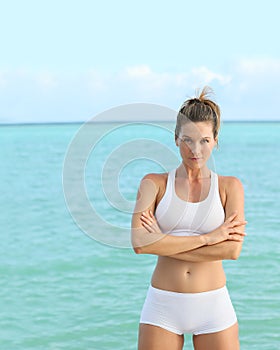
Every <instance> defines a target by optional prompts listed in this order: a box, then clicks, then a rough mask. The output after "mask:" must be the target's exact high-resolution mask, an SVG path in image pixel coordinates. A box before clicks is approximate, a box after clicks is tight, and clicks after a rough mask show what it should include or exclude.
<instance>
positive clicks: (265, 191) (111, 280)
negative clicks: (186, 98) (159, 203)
mask: <svg viewBox="0 0 280 350" xmlns="http://www.w3.org/2000/svg"><path fill="white" fill-rule="evenodd" d="M80 126H81V125H79V124H65V125H63V124H62V125H14V126H1V127H0V145H1V148H0V154H1V173H0V176H1V189H2V191H1V197H0V210H1V215H0V227H1V228H2V234H1V237H2V241H1V248H0V262H1V264H0V270H1V282H0V283H1V288H0V334H1V335H0V341H1V349H5V350H17V349H24V350H25V349H26V350H27V349H36V350H40V349H44V350H45V349H54V350H58V349H68V350H71V349H73V350H74V349H77V350H79V349H95V350H103V349H104V350H105V349H116V350H129V349H136V343H137V329H138V319H139V315H140V311H141V308H142V304H143V301H144V298H145V294H146V290H147V288H148V285H149V280H150V275H151V273H152V270H153V267H154V264H155V259H156V258H155V257H153V256H145V255H143V256H139V255H135V254H134V253H133V252H132V250H131V249H129V248H120V247H119V248H117V247H116V246H123V247H125V246H126V244H127V241H126V238H127V237H126V236H127V232H128V228H129V223H130V210H131V207H132V203H133V201H134V198H135V195H136V190H137V185H138V183H139V180H140V178H141V177H142V176H143V175H144V174H145V173H147V172H155V171H161V170H162V169H164V168H168V167H169V166H170V167H171V165H172V164H173V162H176V160H177V159H178V158H176V156H175V155H173V153H172V152H175V153H174V154H176V152H177V150H176V148H175V147H174V146H173V136H172V134H171V133H170V132H169V131H168V129H171V130H172V128H173V125H172V123H165V124H157V125H156V126H155V125H150V127H149V126H147V125H141V124H139V125H136V124H135V125H132V126H122V127H121V128H118V129H116V127H117V126H118V125H117V124H106V125H103V124H96V125H94V127H92V128H91V129H90V135H91V137H92V139H91V142H92V144H94V145H95V147H94V148H93V150H92V152H91V154H90V156H89V158H88V159H87V167H86V169H85V181H84V183H85V184H86V186H87V194H88V198H89V201H90V202H92V203H93V206H94V207H95V210H96V213H97V214H96V213H95V214H94V215H93V216H92V217H91V218H89V217H85V218H84V219H85V220H88V223H87V225H88V226H87V227H88V228H89V231H88V232H87V233H84V232H83V231H82V230H81V229H80V228H79V227H78V226H77V225H76V223H75V220H77V217H78V220H79V219H80V218H81V210H80V211H79V208H78V209H77V208H76V209H74V211H73V212H71V213H70V212H69V211H68V209H67V205H66V202H65V196H64V194H65V193H64V190H63V186H62V175H63V169H64V167H63V164H64V159H65V155H66V151H67V149H68V146H69V144H70V142H71V141H73V137H74V136H75V135H76V133H77V131H78V130H79V128H80ZM108 130H109V131H110V132H109V133H108ZM105 132H107V134H106V135H107V136H106V137H105V136H104V135H105ZM279 134H280V123H249V122H248V123H224V125H223V126H222V132H221V135H220V149H219V150H218V151H215V152H214V157H213V159H212V160H211V164H209V166H211V167H213V168H214V170H215V171H216V172H218V173H219V174H223V175H234V176H237V177H239V178H240V179H241V180H242V182H243V184H244V188H245V194H246V219H247V220H248V222H249V224H248V225H247V229H246V231H247V233H248V236H247V237H246V241H245V243H244V248H243V251H242V254H241V257H240V258H239V260H237V261H225V262H224V267H225V270H226V272H227V277H228V288H229V290H230V294H231V297H232V301H233V303H234V305H235V308H236V312H237V315H238V318H239V324H240V340H241V349H243V350H249V349H250V350H251V349H257V350H259V349H260V350H264V349H269V350H276V349H279V347H280V336H279V325H280V317H279V290H280V279H279V271H280V269H279V263H280V261H279V260H280V259H279V243H280V238H279V188H280V181H279V174H280V165H279V155H280V154H279V147H278V140H279ZM100 135H103V137H102V138H101V140H100V141H99V142H98V145H97V144H96V140H97V139H99V137H100ZM107 137H108V139H107ZM143 138H146V141H145V142H144V143H143V142H142V141H140V139H143ZM131 140H134V141H135V143H134V144H131V143H130V142H131ZM147 140H148V141H147ZM154 142H156V143H157V145H159V148H158V150H157V151H156V152H153V150H155V148H153V146H155V144H154ZM120 146H124V148H119V150H120V152H119V151H116V150H117V149H118V147H120ZM124 150H125V151H124ZM127 150H130V151H133V152H132V153H126V152H127ZM168 152H169V153H168ZM141 154H144V155H145V157H144V158H141ZM108 155H110V157H109V156H108ZM111 156H112V157H111ZM122 161H123V163H124V165H123V163H122ZM119 164H121V166H123V167H122V168H120V169H119V171H118V172H116V169H118V165H119ZM75 169H76V168H75V167H73V174H74V173H75ZM104 169H105V170H104ZM102 171H103V173H102ZM101 173H102V174H103V175H102V178H101V177H100V174H101ZM116 173H118V177H116V176H115V175H116ZM68 175H69V174H68ZM110 175H111V176H110ZM69 179H70V180H69ZM69 179H68V181H71V176H70V178H69ZM100 179H101V180H100ZM73 181H74V180H73ZM116 184H118V186H116ZM69 188H70V189H71V186H70V187H69ZM101 189H102V190H101ZM72 190H73V192H72V191H70V192H71V193H70V195H71V194H75V195H77V196H78V195H79V190H77V189H76V188H75V184H74V183H73V186H72ZM67 191H69V189H68V190H67ZM114 192H116V193H114ZM119 194H121V196H120V195H119ZM76 200H77V201H76ZM108 200H112V201H113V202H114V201H115V202H114V203H113V205H110V202H108ZM75 201H76V202H77V203H79V198H78V197H75V196H74V202H75ZM108 203H109V204H108ZM77 206H78V207H79V205H77ZM75 210H76V211H75ZM100 217H101V220H99V219H100ZM82 218H83V217H82ZM110 227H111V228H112V229H111V230H110ZM90 236H91V237H93V238H94V239H92V238H90ZM104 243H106V244H104ZM185 348H186V349H192V345H191V338H190V337H189V336H187V337H186V345H185Z"/></svg>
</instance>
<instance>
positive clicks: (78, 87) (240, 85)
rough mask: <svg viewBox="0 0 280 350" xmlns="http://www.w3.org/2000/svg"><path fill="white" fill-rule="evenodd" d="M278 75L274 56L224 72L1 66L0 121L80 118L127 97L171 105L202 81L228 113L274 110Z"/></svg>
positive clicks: (176, 104) (279, 67) (279, 90)
mask: <svg viewBox="0 0 280 350" xmlns="http://www.w3.org/2000/svg"><path fill="white" fill-rule="evenodd" d="M279 78H280V60H277V59H268V58H265V59H251V60H250V59H242V60H240V61H237V62H235V64H234V65H232V66H229V67H228V71H227V72H224V71H214V70H211V69H210V68H209V67H207V66H200V67H193V68H191V69H187V70H185V71H177V72H160V71H156V70H154V69H152V67H151V66H149V65H134V66H128V67H124V68H123V69H122V70H119V71H118V72H107V71H100V70H97V69H89V70H88V71H84V72H71V73H69V74H66V73H58V72H51V71H32V70H25V69H19V70H16V71H2V72H0V91H1V94H0V122H1V121H2V122H7V120H8V121H9V122H21V121H22V122H25V121H32V120H34V121H38V122H39V121H47V120H50V118H54V117H55V120H58V119H60V120H61V121H64V120H86V119H88V118H89V117H90V116H92V115H93V114H94V113H96V112H101V111H102V110H106V109H108V108H112V107H115V106H117V105H121V104H127V103H132V102H147V103H155V104H161V105H165V106H169V107H170V108H175V109H176V108H177V107H179V106H180V105H181V103H182V102H183V100H184V99H185V97H186V95H189V94H191V95H192V94H193V93H194V92H195V89H196V88H201V87H202V86H203V85H210V86H211V87H213V88H214V91H215V93H216V96H217V97H218V100H219V101H220V102H221V103H222V108H223V109H224V110H225V111H226V113H227V115H230V117H234V116H235V115H236V117H238V116H240V115H241V114H243V115H244V116H246V115H248V114H249V113H250V115H253V116H257V115H259V116H261V115H264V114H266V115H274V114H275V113H274V112H275V110H276V104H277V101H278V96H279V94H280V86H279ZM276 97H277V98H276ZM26 118H28V120H26Z"/></svg>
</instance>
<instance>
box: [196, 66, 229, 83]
mask: <svg viewBox="0 0 280 350" xmlns="http://www.w3.org/2000/svg"><path fill="white" fill-rule="evenodd" d="M192 74H193V77H194V78H195V80H198V81H202V82H204V84H205V85H208V84H211V83H212V82H213V81H215V80H216V81H218V82H219V83H220V84H221V85H227V84H229V83H230V82H231V76H230V75H223V74H221V73H215V72H213V71H211V70H210V69H209V68H207V67H205V66H202V67H198V68H193V69H192Z"/></svg>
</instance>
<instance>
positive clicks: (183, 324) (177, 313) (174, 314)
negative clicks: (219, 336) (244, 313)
mask: <svg viewBox="0 0 280 350" xmlns="http://www.w3.org/2000/svg"><path fill="white" fill-rule="evenodd" d="M236 322H237V318H236V314H235V311H234V308H233V306H232V303H231V300H230V296H229V294H228V290H227V287H226V286H224V287H222V288H220V289H216V290H211V291H207V292H202V293H177V292H170V291H167V290H162V289H157V288H154V287H152V286H150V287H149V290H148V293H147V297H146V300H145V303H144V306H143V309H142V313H141V318H140V323H145V324H151V325H154V326H158V327H161V328H164V329H167V330H168V331H171V332H173V333H176V334H184V333H191V334H195V335H197V334H207V333H214V332H219V331H222V330H224V329H227V328H229V327H231V326H232V325H234V324H235V323H236Z"/></svg>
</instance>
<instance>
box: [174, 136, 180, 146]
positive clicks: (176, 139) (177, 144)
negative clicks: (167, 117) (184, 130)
mask: <svg viewBox="0 0 280 350" xmlns="http://www.w3.org/2000/svg"><path fill="white" fill-rule="evenodd" d="M175 144H176V146H177V147H179V138H178V137H177V136H176V135H175Z"/></svg>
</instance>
